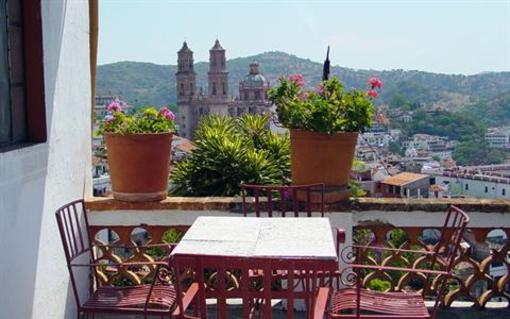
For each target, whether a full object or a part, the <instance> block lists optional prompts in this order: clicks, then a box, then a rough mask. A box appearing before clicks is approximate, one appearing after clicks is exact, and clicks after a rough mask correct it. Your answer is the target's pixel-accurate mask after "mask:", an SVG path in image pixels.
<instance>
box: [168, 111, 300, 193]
mask: <svg viewBox="0 0 510 319" xmlns="http://www.w3.org/2000/svg"><path fill="white" fill-rule="evenodd" d="M269 118H270V117H269V116H268V115H265V116H261V115H244V116H242V117H239V118H233V117H228V116H218V115H211V116H206V117H203V118H202V119H201V121H200V123H199V126H198V128H197V130H196V133H195V143H196V145H197V148H196V149H195V150H194V151H193V154H192V156H191V157H190V158H188V159H186V160H184V161H182V162H180V163H177V164H176V166H175V169H174V170H173V172H172V174H171V184H172V185H171V188H170V192H171V193H172V194H174V195H185V196H233V195H237V194H239V193H240V185H241V184H242V183H254V184H288V183H289V182H290V142H289V138H288V135H279V134H276V133H273V132H271V131H270V130H269V128H268V127H269Z"/></svg>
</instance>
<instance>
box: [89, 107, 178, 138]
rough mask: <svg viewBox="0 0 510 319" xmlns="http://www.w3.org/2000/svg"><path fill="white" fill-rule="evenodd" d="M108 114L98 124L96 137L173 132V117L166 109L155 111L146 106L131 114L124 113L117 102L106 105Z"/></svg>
mask: <svg viewBox="0 0 510 319" xmlns="http://www.w3.org/2000/svg"><path fill="white" fill-rule="evenodd" d="M107 110H108V113H107V114H106V116H105V118H104V120H103V121H101V123H100V124H99V129H98V130H97V132H96V134H97V135H104V133H117V134H147V133H170V132H174V131H175V115H174V113H173V112H172V111H170V109H168V108H167V107H162V108H160V109H159V110H157V109H156V108H154V107H151V106H148V107H145V108H143V109H140V110H138V111H136V112H134V113H133V114H127V113H124V112H123V110H122V105H121V103H120V102H119V101H118V100H113V101H112V102H111V103H110V105H108V108H107Z"/></svg>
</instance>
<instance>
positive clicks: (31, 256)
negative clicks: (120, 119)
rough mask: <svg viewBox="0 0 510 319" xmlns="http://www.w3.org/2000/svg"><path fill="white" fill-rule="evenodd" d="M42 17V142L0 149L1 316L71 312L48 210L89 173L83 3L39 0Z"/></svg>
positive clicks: (80, 190) (73, 194)
mask: <svg viewBox="0 0 510 319" xmlns="http://www.w3.org/2000/svg"><path fill="white" fill-rule="evenodd" d="M42 22H43V42H44V81H45V102H46V118H47V129H48V141H47V142H46V143H43V144H38V145H35V146H30V147H26V148H22V149H19V150H15V151H10V152H5V153H0V236H1V240H0V252H1V253H2V258H1V259H0V286H1V287H2V290H1V293H0V294H1V296H0V318H2V319H3V318H6V319H7V318H9V319H14V318H15V319H24V318H37V319H46V318H48V319H50V318H51V319H56V318H74V317H76V312H75V304H74V299H73V297H72V292H71V288H70V284H69V276H68V273H67V267H66V265H65V259H64V253H63V249H62V244H61V242H60V239H59V235H58V230H57V226H56V221H55V217H54V212H55V210H56V209H57V208H58V207H59V206H61V205H63V204H64V203H66V202H69V201H71V200H74V199H78V198H82V197H83V194H84V186H85V182H86V180H88V179H90V164H91V163H90V158H91V154H90V149H91V147H90V140H91V139H90V101H91V96H90V92H91V90H90V73H89V72H90V71H89V20H88V2H87V1H71V0H58V1H57V0H43V1H42ZM81 275H82V278H83V280H81V289H82V291H83V292H84V293H86V290H87V286H88V280H87V277H86V274H85V273H82V274H81Z"/></svg>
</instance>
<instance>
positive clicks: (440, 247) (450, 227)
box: [432, 205, 469, 272]
mask: <svg viewBox="0 0 510 319" xmlns="http://www.w3.org/2000/svg"><path fill="white" fill-rule="evenodd" d="M468 223H469V216H468V215H467V214H466V213H465V212H464V211H462V210H461V209H459V208H458V207H456V206H453V205H451V206H449V207H448V211H447V213H446V218H445V221H444V224H443V229H442V230H441V236H440V237H439V241H438V243H437V244H436V246H435V247H434V251H435V252H436V254H438V255H442V256H443V259H444V262H445V266H446V269H445V270H446V271H447V272H450V271H451V270H452V268H453V265H454V261H455V257H456V256H457V253H458V251H459V249H460V243H461V241H462V238H463V235H464V231H465V230H466V226H467V224H468ZM432 266H434V263H433V264H432Z"/></svg>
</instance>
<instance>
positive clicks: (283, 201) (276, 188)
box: [241, 183, 345, 252]
mask: <svg viewBox="0 0 510 319" xmlns="http://www.w3.org/2000/svg"><path fill="white" fill-rule="evenodd" d="M325 188H326V186H325V184H324V183H317V184H309V185H250V184H241V194H242V198H243V203H242V211H243V215H244V216H245V217H246V216H248V211H249V209H248V208H249V207H250V204H249V203H248V202H247V196H248V195H252V196H253V203H252V204H251V206H252V207H253V211H254V212H255V217H300V216H302V215H303V213H305V214H306V217H312V216H313V213H316V214H317V213H320V217H324V206H325V203H324V192H325ZM275 215H277V216H275ZM344 241H345V233H344V231H343V230H342V229H341V228H338V229H337V230H336V243H337V251H338V252H340V251H339V249H340V244H341V243H343V242H344Z"/></svg>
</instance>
